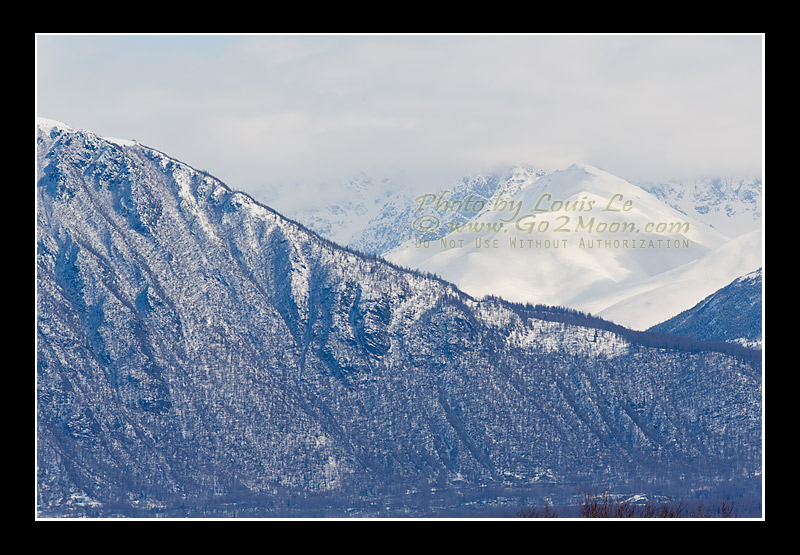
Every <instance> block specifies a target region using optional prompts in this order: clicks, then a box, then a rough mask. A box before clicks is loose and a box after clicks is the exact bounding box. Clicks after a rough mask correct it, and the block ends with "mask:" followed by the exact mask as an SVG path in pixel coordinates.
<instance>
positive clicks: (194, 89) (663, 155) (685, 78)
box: [36, 35, 764, 198]
mask: <svg viewBox="0 0 800 555" xmlns="http://www.w3.org/2000/svg"><path fill="white" fill-rule="evenodd" d="M763 40H764V37H763V36H760V35H743V36H739V35H710V36H695V35H690V36H684V35H622V36H611V35H553V36H547V35H545V36H540V35H258V36H252V35H235V36H189V35H183V36H163V35H156V36H153V35H133V36H128V35H122V36H119V35H115V36H99V35H88V36H86V35H38V36H37V39H36V64H37V67H36V76H37V82H36V96H37V98H36V102H37V107H36V110H37V115H39V116H42V117H45V118H49V119H54V120H58V121H61V122H64V123H66V124H68V125H70V126H72V127H77V128H82V129H88V130H90V131H93V132H96V133H98V134H100V135H105V136H111V137H119V138H125V139H136V140H138V141H139V142H141V143H144V144H146V145H149V146H152V147H155V148H157V149H159V150H162V151H164V152H166V153H167V154H169V155H171V156H173V157H176V158H178V159H180V160H183V161H184V162H186V163H188V164H190V165H192V166H195V167H197V168H199V169H205V170H207V171H209V172H211V173H212V174H214V175H215V176H217V177H218V178H220V179H222V180H223V181H225V182H226V183H227V184H228V185H230V186H231V187H233V188H235V189H240V190H245V191H248V192H250V193H251V194H253V195H254V196H256V198H263V197H264V195H269V193H268V191H274V188H275V187H278V186H281V187H291V186H293V185H295V184H297V183H325V182H331V183H332V182H336V181H337V180H343V179H344V178H345V177H346V176H348V175H352V174H354V173H355V172H357V171H360V172H365V173H367V174H368V175H371V176H373V177H374V178H376V179H381V178H386V177H388V178H390V179H392V180H394V181H395V182H407V183H409V184H415V185H420V184H423V185H421V187H424V188H426V189H429V190H430V189H431V188H435V189H443V188H445V187H446V186H447V184H449V183H450V182H452V180H454V179H456V178H458V177H460V176H463V175H467V174H471V173H474V172H478V171H490V170H492V169H495V168H498V167H504V166H508V165H512V164H517V163H521V164H530V165H534V166H538V167H542V168H544V169H547V170H555V169H558V168H561V167H566V166H568V165H569V164H570V163H572V162H585V163H589V164H593V165H596V166H599V167H601V168H603V169H606V170H608V171H610V172H612V173H614V174H616V175H619V176H620V177H623V178H626V179H628V180H631V181H637V180H655V179H666V178H676V177H700V176H708V175H715V176H723V175H724V176H729V175H741V174H747V175H758V176H760V175H761V172H762V167H761V164H762V158H763V151H762V142H763V109H764V108H763V104H764V99H763V87H764V77H763V71H764V67H763V64H764V58H763V46H764V45H763Z"/></svg>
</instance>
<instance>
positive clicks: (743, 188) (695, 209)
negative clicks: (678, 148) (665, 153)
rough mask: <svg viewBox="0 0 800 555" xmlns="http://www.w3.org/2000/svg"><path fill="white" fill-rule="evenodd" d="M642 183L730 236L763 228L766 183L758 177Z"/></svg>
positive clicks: (683, 210) (675, 205)
mask: <svg viewBox="0 0 800 555" xmlns="http://www.w3.org/2000/svg"><path fill="white" fill-rule="evenodd" d="M639 186H640V187H642V188H643V189H645V190H646V191H649V192H650V193H652V194H653V195H655V196H656V197H657V198H658V199H660V200H661V201H663V202H664V203H666V204H668V205H670V206H672V207H673V208H675V209H676V210H679V211H680V212H682V213H684V214H687V215H688V216H691V217H694V218H696V219H698V220H700V221H702V222H704V223H706V224H708V225H710V226H712V227H714V228H715V229H718V230H719V231H720V232H722V233H724V234H725V235H727V236H729V237H736V236H738V235H741V234H743V233H748V232H751V231H755V230H757V229H761V225H762V224H761V219H762V217H763V213H764V206H763V200H762V199H763V183H762V181H761V179H758V178H755V177H733V178H705V179H696V180H687V181H665V182H658V181H655V182H644V183H640V184H639Z"/></svg>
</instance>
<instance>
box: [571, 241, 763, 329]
mask: <svg viewBox="0 0 800 555" xmlns="http://www.w3.org/2000/svg"><path fill="white" fill-rule="evenodd" d="M762 244H763V232H762V231H761V230H760V229H759V230H755V231H751V232H749V233H746V234H744V235H740V236H739V237H736V238H734V239H731V240H730V241H728V242H727V243H725V244H724V245H722V246H721V247H719V248H717V249H715V250H713V251H711V252H709V253H707V254H705V255H704V256H702V257H700V258H698V259H697V260H694V261H692V262H689V263H687V264H684V265H682V266H679V267H677V268H673V269H671V270H668V271H666V272H663V273H661V274H658V275H655V276H653V277H651V278H647V279H643V280H639V281H637V282H634V283H631V284H625V285H624V286H622V287H620V288H619V289H618V290H617V291H615V292H614V293H613V294H610V295H608V296H607V297H605V298H602V299H598V300H599V301H600V302H599V303H596V304H587V305H585V306H584V308H585V309H586V310H587V311H589V312H592V313H593V314H597V315H598V316H601V317H603V318H605V319H608V320H612V321H614V322H620V323H624V324H626V325H627V326H629V327H632V328H634V329H641V330H644V329H648V328H650V327H651V326H654V325H656V324H658V323H660V322H663V321H664V320H667V319H669V318H671V317H672V316H673V315H676V314H678V313H680V312H683V311H684V310H688V309H690V308H691V307H692V306H694V305H695V304H697V303H698V302H700V301H701V300H702V299H704V298H705V297H706V296H708V295H710V294H712V293H713V292H714V291H716V290H717V289H719V288H721V287H724V286H725V285H727V284H728V283H730V282H731V281H732V280H734V279H736V278H737V277H738V276H741V275H742V274H745V273H749V272H751V271H754V269H757V268H759V267H760V266H761V265H762V264H763V255H762V252H763V250H762ZM729 321H730V322H732V319H729Z"/></svg>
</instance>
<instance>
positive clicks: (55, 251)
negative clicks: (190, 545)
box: [37, 129, 760, 516]
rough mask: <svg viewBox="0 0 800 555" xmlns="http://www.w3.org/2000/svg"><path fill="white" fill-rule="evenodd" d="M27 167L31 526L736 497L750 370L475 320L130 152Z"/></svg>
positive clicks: (578, 332)
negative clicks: (656, 495)
mask: <svg viewBox="0 0 800 555" xmlns="http://www.w3.org/2000/svg"><path fill="white" fill-rule="evenodd" d="M37 142H38V148H39V154H38V156H39V160H40V162H39V172H40V174H39V178H38V183H37V445H38V451H37V466H38V483H39V492H38V500H39V507H40V511H41V512H42V513H43V514H47V515H62V516H63V515H76V514H83V515H85V514H87V513H89V514H101V515H109V514H110V515H128V516H130V515H140V516H141V515H156V514H160V515H182V516H186V515H187V514H192V515H202V514H204V515H208V514H224V515H226V516H227V515H229V514H230V510H236V509H229V508H226V507H230V504H231V503H232V504H233V506H235V507H238V510H239V511H240V512H239V513H238V514H242V513H241V511H245V513H246V514H252V515H259V516H263V515H272V516H275V515H294V516H297V515H298V514H300V515H308V514H318V513H317V512H315V511H323V512H324V514H326V515H331V514H335V515H372V514H376V508H375V506H374V505H373V503H374V501H375V500H376V499H385V500H391V503H392V504H395V505H396V508H395V511H394V512H390V513H389V514H395V515H409V514H431V512H435V511H436V510H440V509H443V508H446V507H453V506H459V504H460V503H464V502H465V499H473V500H475V499H481V501H480V502H481V503H484V504H485V503H496V501H492V499H496V494H497V492H498V491H499V490H496V489H492V488H501V490H502V491H504V492H506V493H509V492H514V491H516V492H523V493H524V494H525V495H549V496H552V495H554V492H560V493H561V494H564V495H567V492H568V491H569V490H570V488H573V487H575V486H577V485H579V484H592V483H593V484H596V483H600V482H603V481H608V480H612V481H613V482H615V483H617V484H623V483H624V484H627V485H628V486H630V487H633V488H637V490H644V489H648V488H649V489H652V488H653V487H657V485H658V484H660V485H662V486H665V485H668V484H672V486H674V487H675V488H679V487H682V486H679V483H681V482H680V480H677V476H679V475H684V480H685V479H686V478H685V477H686V476H691V478H690V482H691V484H693V487H694V486H698V485H702V486H703V487H711V486H712V485H713V484H715V483H716V484H717V486H714V487H718V486H719V484H720V483H724V484H729V483H730V484H731V487H734V488H735V487H739V486H741V485H742V484H743V483H744V484H747V488H752V487H753V484H752V483H751V481H753V480H755V481H756V482H757V481H758V479H757V472H759V471H760V464H759V461H760V449H759V448H758V447H759V446H760V441H759V440H758V438H759V437H760V429H759V427H760V416H759V407H760V366H759V365H758V364H757V363H754V362H753V361H748V360H745V359H739V358H736V357H731V356H729V355H728V354H726V353H720V352H713V351H707V350H704V351H701V352H695V349H694V348H693V347H692V348H684V347H677V346H674V347H672V348H670V349H665V348H664V347H663V346H662V347H654V346H647V345H639V344H637V343H635V342H632V341H629V340H627V339H626V338H625V337H624V336H622V335H620V334H618V333H615V332H612V331H608V330H600V329H593V328H589V327H585V326H577V325H573V324H569V323H565V322H559V321H553V320H552V319H551V320H547V319H544V318H542V317H536V315H535V314H529V315H523V316H520V314H517V313H515V312H514V311H513V310H511V308H510V305H507V304H504V303H501V302H491V301H486V302H479V301H476V300H474V299H473V298H471V297H470V296H468V295H465V294H463V293H462V292H460V291H459V290H458V289H456V288H455V287H453V286H452V285H451V284H449V283H447V282H445V281H444V280H442V279H440V278H438V277H436V276H432V275H426V274H424V273H422V272H418V271H414V270H408V269H402V271H398V269H397V268H396V267H395V266H394V265H392V264H388V263H385V262H384V261H382V260H379V259H378V258H377V257H369V256H363V255H362V254H360V253H357V252H355V251H352V250H350V249H342V248H340V247H339V246H337V245H335V244H334V243H332V242H330V241H328V240H327V239H324V238H321V237H319V236H318V235H317V234H314V233H309V232H307V230H306V228H304V227H303V226H302V225H297V224H295V223H294V222H291V221H290V220H287V219H286V218H283V217H282V216H281V215H280V214H278V213H277V212H275V211H274V210H272V209H270V208H267V207H264V206H262V205H260V204H259V203H257V202H256V201H254V200H253V199H252V198H251V197H250V196H248V195H246V194H243V193H239V192H235V191H234V190H232V189H230V188H229V187H227V186H225V185H224V184H223V183H222V182H219V181H218V180H216V179H215V178H213V177H211V176H209V175H208V174H207V173H201V172H197V171H195V170H193V169H192V168H190V167H189V166H187V165H185V164H182V163H180V162H178V161H175V160H173V159H170V158H169V157H167V156H166V155H160V154H159V153H157V151H154V150H152V149H148V148H146V147H144V146H143V145H139V144H134V145H127V144H126V145H120V144H118V143H114V142H108V141H104V140H102V139H100V138H98V137H96V136H94V135H92V134H90V133H88V132H69V131H65V130H60V131H57V132H55V131H53V130H52V129H51V130H49V131H46V130H45V131H43V132H42V134H41V135H39V137H38V139H37ZM550 310H551V312H557V311H555V310H554V309H550ZM540 312H546V311H540ZM651 367H652V368H651ZM712 367H713V368H714V376H715V378H714V380H715V381H714V384H713V388H712V384H711V382H710V381H708V376H709V372H710V369H711V368H712ZM692 384H693V385H692ZM709 388H711V389H713V390H714V391H715V392H716V393H715V395H709V394H707V393H706V392H707V391H710V389H709ZM675 400H679V402H677V403H676V401H675ZM705 415H714V419H709V418H708V417H706V416H705ZM587 453H588V454H589V456H587ZM715 453H721V455H717V454H715ZM689 461H692V462H691V463H689ZM687 464H688V465H689V466H686V465H687ZM687 470H689V473H688V475H687V474H686V471H687ZM742 475H746V476H749V478H748V479H747V480H745V481H744V482H742V480H741V479H740V478H734V477H735V476H742ZM719 480H722V481H721V482H720V481H719ZM734 482H735V484H734ZM489 490H491V492H492V493H493V494H495V496H489V497H487V493H486V492H488V491H489ZM409 491H412V492H416V493H415V494H414V495H411V494H408V493H406V492H409ZM439 491H445V492H447V493H446V495H444V497H439V496H440V494H439V493H437V492H439ZM573 491H574V490H573ZM749 491H750V490H749ZM481 492H484V493H481ZM475 496H477V497H475ZM323 509H324V510H323ZM93 511H94V512H93ZM187 511H188V512H187ZM378 513H380V511H378Z"/></svg>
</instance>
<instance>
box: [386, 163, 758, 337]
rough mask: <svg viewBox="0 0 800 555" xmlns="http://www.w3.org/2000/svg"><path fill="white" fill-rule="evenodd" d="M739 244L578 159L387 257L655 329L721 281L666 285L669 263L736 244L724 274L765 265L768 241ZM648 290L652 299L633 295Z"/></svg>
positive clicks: (507, 294)
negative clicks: (439, 236)
mask: <svg viewBox="0 0 800 555" xmlns="http://www.w3.org/2000/svg"><path fill="white" fill-rule="evenodd" d="M736 244H738V243H730V239H729V238H728V237H727V236H725V235H723V234H721V233H719V232H718V231H717V230H715V229H713V228H711V227H710V226H707V225H705V224H703V223H702V222H700V221H698V220H695V219H693V218H690V217H688V216H686V215H685V214H682V213H680V212H678V211H676V210H675V209H673V208H670V207H669V206H667V205H665V204H664V203H663V202H662V201H660V200H659V199H658V198H656V197H655V196H653V195H651V194H650V193H648V192H646V191H644V190H643V189H641V188H640V187H637V186H635V185H633V184H631V183H629V182H627V181H625V180H623V179H620V178H618V177H616V176H613V175H611V174H609V173H608V172H605V171H602V170H600V169H598V168H595V167H592V166H587V165H581V164H575V165H572V166H571V167H569V168H567V169H565V170H560V171H557V172H554V173H552V174H550V175H546V176H541V177H539V178H538V179H537V180H535V181H533V182H531V183H528V184H526V186H525V187H522V188H519V189H517V190H515V191H510V192H508V194H505V195H504V196H500V197H498V201H497V202H495V203H494V204H492V205H490V206H488V207H487V208H486V209H485V210H484V211H483V212H482V213H481V214H479V215H477V216H476V217H474V218H473V219H472V220H471V224H469V225H466V226H463V229H456V230H454V231H451V232H450V233H449V234H448V235H446V236H445V237H444V239H443V240H442V241H438V242H429V243H427V244H425V243H422V242H420V241H419V240H411V241H407V242H406V243H405V244H404V245H402V246H400V247H398V248H395V249H393V250H392V251H390V252H388V253H386V255H385V256H386V258H387V259H389V260H391V261H393V262H395V263H397V264H401V265H403V266H407V267H412V268H419V269H422V270H424V271H428V272H432V273H435V274H437V275H440V276H442V277H443V278H445V279H447V280H449V281H452V282H453V283H455V284H457V285H458V286H459V287H460V288H462V289H463V290H464V291H466V292H467V293H469V294H471V295H473V296H476V297H480V296H484V295H497V296H500V297H503V298H505V299H508V300H512V301H516V302H530V303H543V304H552V305H560V306H566V307H570V308H574V309H576V310H581V311H585V312H591V313H593V314H599V315H600V316H602V317H603V318H606V319H611V320H613V321H615V322H617V323H619V324H622V325H624V326H628V327H634V328H636V329H646V328H648V327H650V326H651V325H653V324H656V323H658V322H660V321H663V320H664V319H666V318H668V317H670V316H672V315H674V314H677V313H678V312H680V311H681V310H684V309H686V308H689V307H691V306H692V305H694V304H695V303H697V302H698V301H699V300H700V299H702V298H703V297H704V296H705V295H707V294H708V293H709V292H711V291H713V290H714V289H716V288H718V287H720V286H721V285H722V284H721V283H719V282H718V281H716V282H710V285H711V288H710V289H709V288H708V287H706V288H705V289H703V290H702V292H700V293H698V292H697V291H695V290H694V289H691V288H675V287H672V288H671V289H669V291H668V289H667V288H659V287H658V286H659V285H675V282H674V281H669V279H668V278H669V276H670V274H669V272H674V271H675V270H676V269H678V268H682V267H685V266H687V265H690V264H696V263H697V262H698V261H699V260H701V259H703V258H705V257H711V256H712V253H714V252H717V251H718V249H726V250H725V252H728V253H729V258H728V261H727V262H728V264H727V265H726V266H725V267H726V268H727V269H728V271H727V273H725V274H724V275H723V276H722V279H723V280H724V281H723V283H727V282H729V281H730V280H731V279H733V278H735V277H736V276H739V275H742V274H743V273H746V272H748V271H752V270H753V269H755V268H757V267H758V266H759V265H760V263H761V261H760V256H761V255H760V245H757V246H756V247H755V248H751V247H752V245H749V244H748V248H749V249H750V250H749V251H747V252H745V253H742V252H733V251H734V248H733V247H734V246H735V245H736ZM726 245H727V246H726ZM717 258H719V256H718V255H717ZM717 273H719V272H717ZM659 280H660V281H659ZM644 290H647V291H648V294H649V295H650V297H651V299H652V303H651V304H650V305H645V304H644V303H637V302H634V301H633V300H631V302H629V303H627V304H624V303H625V301H626V300H628V299H631V298H632V297H633V295H635V294H639V293H641V292H642V291H644ZM698 295H699V296H698ZM653 304H654V305H657V306H658V308H657V309H656V310H655V311H654V310H653V309H652V308H651V307H652V305H653ZM622 306H625V307H626V310H622V309H621V307H622Z"/></svg>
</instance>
